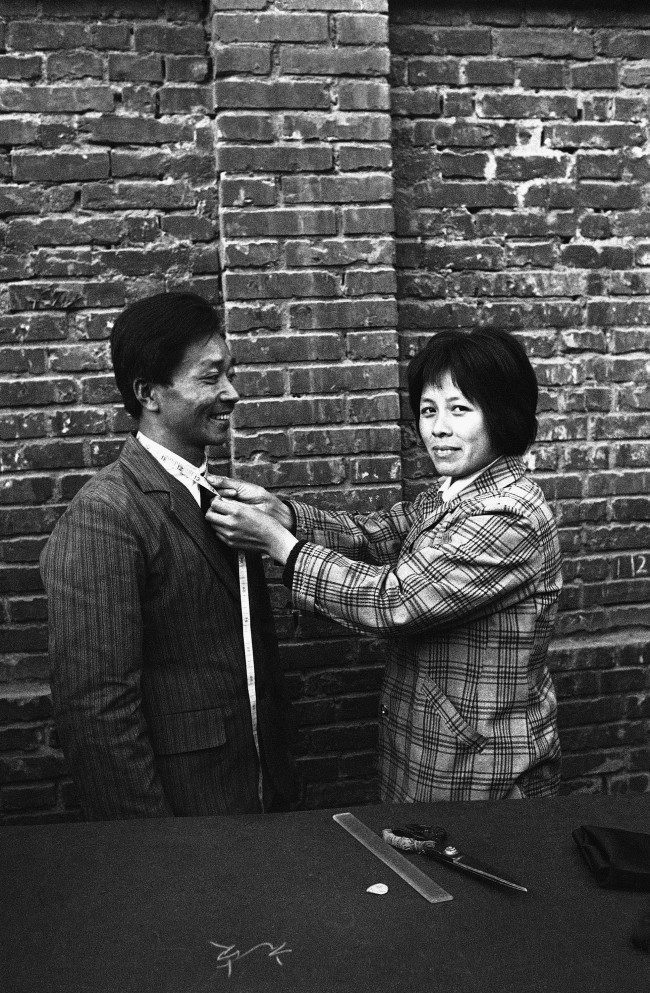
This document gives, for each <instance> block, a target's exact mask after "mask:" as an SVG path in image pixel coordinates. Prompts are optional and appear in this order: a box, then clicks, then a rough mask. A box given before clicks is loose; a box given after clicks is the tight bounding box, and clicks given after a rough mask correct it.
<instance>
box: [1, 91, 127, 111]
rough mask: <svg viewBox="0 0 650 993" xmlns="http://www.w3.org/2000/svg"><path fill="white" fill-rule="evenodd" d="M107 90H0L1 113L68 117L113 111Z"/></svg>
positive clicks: (112, 98) (111, 94)
mask: <svg viewBox="0 0 650 993" xmlns="http://www.w3.org/2000/svg"><path fill="white" fill-rule="evenodd" d="M113 105H114V96H113V92H112V90H111V89H110V87H109V86H83V85H81V84H79V85H77V86H39V85H35V86H30V87H17V86H0V110H1V111H8V112H9V113H12V112H17V113H21V114H67V113H72V114H76V113H82V112H84V111H89V110H96V111H100V112H104V113H105V112H107V111H111V110H113Z"/></svg>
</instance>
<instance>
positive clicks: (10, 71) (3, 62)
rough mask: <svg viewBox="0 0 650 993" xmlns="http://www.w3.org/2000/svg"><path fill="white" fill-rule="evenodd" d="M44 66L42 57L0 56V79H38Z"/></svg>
mask: <svg viewBox="0 0 650 993" xmlns="http://www.w3.org/2000/svg"><path fill="white" fill-rule="evenodd" d="M42 65H43V60H42V58H41V56H40V55H0V79H16V80H23V79H38V78H39V77H40V76H41V73H42Z"/></svg>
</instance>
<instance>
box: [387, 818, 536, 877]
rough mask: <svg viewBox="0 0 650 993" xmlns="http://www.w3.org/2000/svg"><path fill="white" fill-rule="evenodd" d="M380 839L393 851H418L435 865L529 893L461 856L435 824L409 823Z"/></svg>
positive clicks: (389, 829) (444, 832) (389, 831)
mask: <svg viewBox="0 0 650 993" xmlns="http://www.w3.org/2000/svg"><path fill="white" fill-rule="evenodd" d="M382 836H383V838H384V841H387V842H388V844H389V845H392V846H393V848H399V849H401V851H403V852H417V853H418V854H420V855H426V856H427V857H428V858H432V859H437V860H438V862H444V863H445V864H446V865H449V866H451V867H452V869H460V870H461V871H462V872H469V873H470V874H471V875H473V876H480V877H481V878H482V879H486V880H489V881H490V882H492V883H498V884H499V885H501V886H507V887H509V888H510V889H513V890H519V891H520V892H521V893H528V890H527V889H526V887H525V886H521V885H520V884H519V883H515V882H513V881H512V880H511V879H504V877H503V876H498V875H497V874H496V873H495V872H492V870H491V869H488V868H487V866H484V865H482V864H481V863H480V862H477V861H476V860H475V859H473V858H470V857H469V856H467V855H464V854H463V853H462V852H460V851H459V850H458V849H457V848H456V846H455V845H452V844H451V843H450V842H449V839H448V837H447V832H446V831H445V829H444V828H442V827H437V826H436V825H435V824H417V823H411V824H405V825H404V826H403V827H394V828H384V830H383V831H382Z"/></svg>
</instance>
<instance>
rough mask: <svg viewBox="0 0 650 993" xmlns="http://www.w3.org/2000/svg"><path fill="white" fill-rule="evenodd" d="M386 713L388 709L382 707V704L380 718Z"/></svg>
mask: <svg viewBox="0 0 650 993" xmlns="http://www.w3.org/2000/svg"><path fill="white" fill-rule="evenodd" d="M387 713H388V708H387V707H384V705H383V703H382V705H381V716H382V717H385V716H386V714H387Z"/></svg>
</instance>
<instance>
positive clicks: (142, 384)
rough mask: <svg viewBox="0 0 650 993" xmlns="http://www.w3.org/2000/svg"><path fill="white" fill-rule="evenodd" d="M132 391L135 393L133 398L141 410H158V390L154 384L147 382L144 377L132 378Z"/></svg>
mask: <svg viewBox="0 0 650 993" xmlns="http://www.w3.org/2000/svg"><path fill="white" fill-rule="evenodd" d="M133 392H134V393H135V398H136V400H137V401H138V403H139V404H140V406H141V407H142V409H143V410H151V411H158V410H160V404H159V402H158V392H157V390H156V387H155V385H153V384H152V383H148V382H147V381H146V380H144V379H134V380H133Z"/></svg>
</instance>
